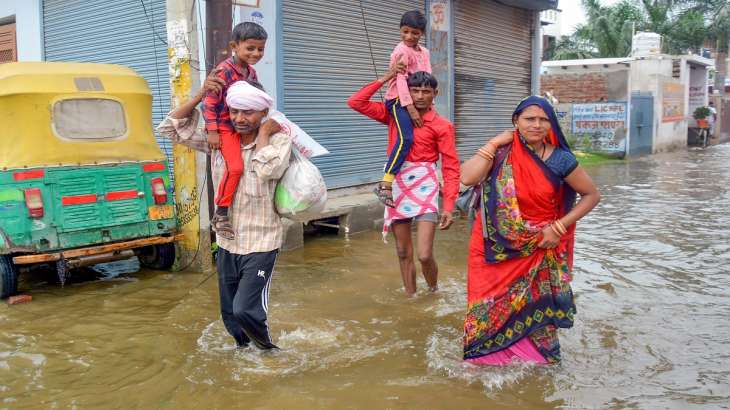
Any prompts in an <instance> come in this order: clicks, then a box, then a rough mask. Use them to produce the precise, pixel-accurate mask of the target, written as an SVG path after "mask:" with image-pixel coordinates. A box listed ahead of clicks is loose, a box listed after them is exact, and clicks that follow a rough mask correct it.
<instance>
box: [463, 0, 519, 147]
mask: <svg viewBox="0 0 730 410" xmlns="http://www.w3.org/2000/svg"><path fill="white" fill-rule="evenodd" d="M454 5H455V7H454V8H455V16H454V17H455V19H454V23H455V27H454V47H455V58H454V65H455V81H454V84H455V122H456V124H455V125H456V142H457V148H458V150H459V156H460V157H461V158H462V159H466V158H468V157H469V156H470V155H471V154H472V153H473V152H474V151H475V150H476V149H477V148H478V147H479V146H481V145H482V144H484V143H485V142H486V140H487V139H488V138H491V137H493V136H495V135H497V134H498V133H500V132H502V131H503V130H505V129H507V128H511V127H512V120H511V116H512V111H513V110H514V108H515V107H516V106H517V104H519V102H520V101H521V100H522V99H523V98H525V97H527V96H529V95H530V77H531V73H530V68H531V62H532V54H531V27H532V12H530V11H528V10H525V9H519V8H515V7H509V6H505V5H503V4H501V3H498V2H496V1H494V0H482V1H472V0H455V2H454Z"/></svg>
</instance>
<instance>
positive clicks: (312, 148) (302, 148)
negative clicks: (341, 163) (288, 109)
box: [269, 110, 330, 158]
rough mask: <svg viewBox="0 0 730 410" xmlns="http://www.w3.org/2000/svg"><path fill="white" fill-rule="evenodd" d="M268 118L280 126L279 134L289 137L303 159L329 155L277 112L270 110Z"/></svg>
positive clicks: (323, 148) (312, 139)
mask: <svg viewBox="0 0 730 410" xmlns="http://www.w3.org/2000/svg"><path fill="white" fill-rule="evenodd" d="M269 117H270V118H272V119H274V120H275V121H276V122H278V123H279V125H281V132H283V133H284V134H286V135H288V136H289V137H291V140H292V144H294V146H295V147H296V148H297V150H299V152H300V153H301V154H302V155H304V157H305V158H314V157H318V156H320V155H324V154H329V153H330V152H329V151H327V148H325V147H323V146H322V145H320V144H319V143H318V142H317V141H315V140H314V138H312V137H310V136H309V134H307V133H306V132H304V130H303V129H301V128H299V126H298V125H297V124H294V123H293V122H291V121H290V120H289V119H288V118H286V116H285V115H284V114H282V113H280V112H279V111H276V110H272V111H271V112H270V113H269Z"/></svg>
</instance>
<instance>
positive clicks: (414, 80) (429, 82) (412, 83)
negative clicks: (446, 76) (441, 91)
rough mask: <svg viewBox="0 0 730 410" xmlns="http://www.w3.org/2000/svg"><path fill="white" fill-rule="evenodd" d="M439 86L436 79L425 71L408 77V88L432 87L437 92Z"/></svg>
mask: <svg viewBox="0 0 730 410" xmlns="http://www.w3.org/2000/svg"><path fill="white" fill-rule="evenodd" d="M438 86H439V82H438V80H436V77H434V76H433V75H432V74H430V73H427V72H425V71H416V72H415V73H413V74H411V75H410V76H408V87H431V88H433V89H434V90H435V89H436V88H438Z"/></svg>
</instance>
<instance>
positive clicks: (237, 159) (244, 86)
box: [211, 81, 274, 240]
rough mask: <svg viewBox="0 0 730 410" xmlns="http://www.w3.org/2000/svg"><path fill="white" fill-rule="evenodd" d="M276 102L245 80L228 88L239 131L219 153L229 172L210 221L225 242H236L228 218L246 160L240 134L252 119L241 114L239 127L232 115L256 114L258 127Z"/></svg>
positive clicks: (224, 176) (253, 117)
mask: <svg viewBox="0 0 730 410" xmlns="http://www.w3.org/2000/svg"><path fill="white" fill-rule="evenodd" d="M273 103H274V101H273V99H272V98H271V97H270V96H269V95H268V94H266V93H265V92H264V91H263V90H260V89H258V88H256V87H254V86H252V85H251V84H249V83H247V82H245V81H237V82H235V83H233V84H231V86H230V87H228V90H227V92H226V104H227V105H228V111H229V113H231V122H232V123H233V127H234V128H235V130H236V131H237V132H236V133H232V134H230V135H227V136H226V138H222V139H221V147H220V151H221V154H222V155H223V159H224V160H225V162H226V170H225V172H224V174H223V178H222V180H221V182H220V184H219V185H218V194H217V195H216V198H215V204H216V205H217V209H216V211H215V215H214V216H213V219H212V220H211V226H212V228H213V230H214V231H215V232H217V233H218V236H221V237H224V238H226V239H231V240H232V239H234V237H235V232H234V231H233V226H232V225H231V221H230V218H229V217H228V208H229V207H230V206H231V204H232V203H233V199H234V198H235V196H236V187H238V182H239V181H240V180H241V176H243V170H244V167H243V160H242V158H241V135H242V134H245V133H247V132H249V131H250V126H251V124H252V123H251V122H250V121H249V120H248V119H247V118H249V116H246V115H239V126H240V127H242V128H240V129H239V126H237V125H236V120H235V119H234V118H233V112H236V113H239V114H240V113H248V114H253V116H250V119H258V122H256V125H258V124H260V122H261V119H262V118H263V117H265V116H266V115H267V114H268V113H269V109H270V108H271V106H272V105H273Z"/></svg>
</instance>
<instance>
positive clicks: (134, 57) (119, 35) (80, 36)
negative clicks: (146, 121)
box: [43, 0, 172, 178]
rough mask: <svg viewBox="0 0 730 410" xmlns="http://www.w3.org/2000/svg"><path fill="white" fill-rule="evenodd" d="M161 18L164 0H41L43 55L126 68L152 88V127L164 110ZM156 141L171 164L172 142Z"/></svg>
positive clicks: (166, 79)
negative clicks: (134, 72)
mask: <svg viewBox="0 0 730 410" xmlns="http://www.w3.org/2000/svg"><path fill="white" fill-rule="evenodd" d="M143 6H144V7H143ZM166 19H167V16H166V11H165V0H117V1H106V0H44V1H43V42H44V51H45V59H46V60H47V61H79V62H92V63H108V64H121V65H125V66H127V67H130V68H132V69H133V70H135V71H136V72H137V73H138V74H140V75H141V76H143V77H144V78H145V80H147V83H148V84H149V86H150V89H151V90H152V122H153V128H154V127H156V126H157V124H159V123H160V122H161V121H162V120H163V118H164V117H165V114H167V112H168V111H169V110H170V83H169V74H168V68H167V44H166V37H167V31H166V29H165V21H166ZM157 142H158V143H159V144H160V147H161V148H162V150H163V151H164V152H165V155H167V159H168V161H169V164H170V170H172V143H171V142H170V141H169V140H166V139H162V138H160V137H159V136H158V137H157ZM170 174H171V175H170V177H171V178H172V172H171V173H170Z"/></svg>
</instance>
